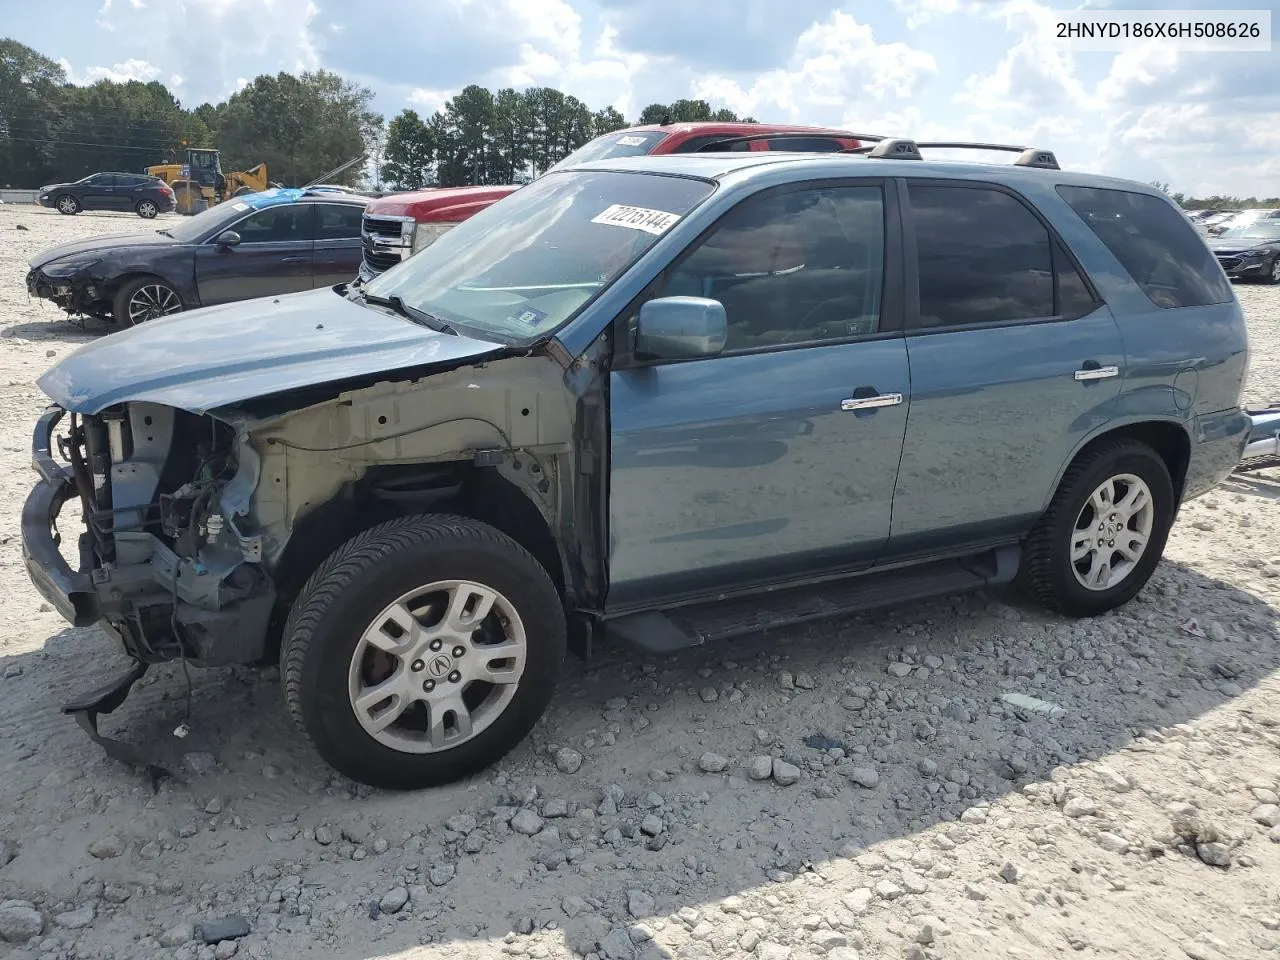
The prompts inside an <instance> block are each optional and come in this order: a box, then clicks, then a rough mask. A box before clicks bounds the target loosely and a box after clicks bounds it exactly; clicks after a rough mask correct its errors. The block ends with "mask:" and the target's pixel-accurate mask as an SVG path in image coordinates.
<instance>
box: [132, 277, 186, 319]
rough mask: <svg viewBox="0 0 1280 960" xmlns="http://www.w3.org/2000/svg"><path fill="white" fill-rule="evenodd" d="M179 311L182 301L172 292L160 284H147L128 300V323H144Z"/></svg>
mask: <svg viewBox="0 0 1280 960" xmlns="http://www.w3.org/2000/svg"><path fill="white" fill-rule="evenodd" d="M181 309H182V301H181V300H179V299H178V295H177V294H176V293H174V292H173V290H171V289H170V288H169V287H166V286H165V285H164V284H162V283H148V284H146V285H145V286H141V287H139V288H138V289H137V290H136V291H135V292H134V294H133V296H132V297H130V298H129V323H131V324H135V325H136V324H139V323H145V322H146V321H148V320H154V319H156V317H163V316H166V315H167V314H170V313H177V312H179V311H180V310H181Z"/></svg>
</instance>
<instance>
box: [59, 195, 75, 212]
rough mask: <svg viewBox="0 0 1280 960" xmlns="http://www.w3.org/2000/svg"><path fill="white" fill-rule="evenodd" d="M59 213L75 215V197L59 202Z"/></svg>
mask: <svg viewBox="0 0 1280 960" xmlns="http://www.w3.org/2000/svg"><path fill="white" fill-rule="evenodd" d="M58 211H59V212H60V213H75V212H76V201H75V198H74V197H63V198H62V199H61V200H59V201H58Z"/></svg>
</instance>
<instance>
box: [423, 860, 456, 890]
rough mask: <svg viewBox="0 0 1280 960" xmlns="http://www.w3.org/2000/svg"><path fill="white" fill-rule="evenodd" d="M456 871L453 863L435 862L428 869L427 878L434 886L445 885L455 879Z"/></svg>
mask: <svg viewBox="0 0 1280 960" xmlns="http://www.w3.org/2000/svg"><path fill="white" fill-rule="evenodd" d="M455 872H456V871H455V870H454V867H453V864H452V863H433V864H432V865H431V866H430V867H429V868H428V869H427V880H428V881H429V882H430V884H431V885H432V886H433V887H443V886H444V885H445V884H446V883H448V882H449V881H450V880H452V879H453V875H454V873H455Z"/></svg>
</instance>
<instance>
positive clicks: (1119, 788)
mask: <svg viewBox="0 0 1280 960" xmlns="http://www.w3.org/2000/svg"><path fill="white" fill-rule="evenodd" d="M1095 772H1096V773H1097V775H1098V779H1099V780H1101V781H1102V782H1103V783H1104V784H1106V785H1107V788H1108V789H1110V790H1114V791H1115V792H1116V793H1128V792H1129V791H1130V790H1132V789H1133V784H1131V783H1130V782H1129V778H1128V777H1126V776H1125V775H1124V774H1122V773H1120V772H1118V771H1116V770H1113V769H1111V768H1110V767H1099V768H1098V769H1097V770H1096V771H1095Z"/></svg>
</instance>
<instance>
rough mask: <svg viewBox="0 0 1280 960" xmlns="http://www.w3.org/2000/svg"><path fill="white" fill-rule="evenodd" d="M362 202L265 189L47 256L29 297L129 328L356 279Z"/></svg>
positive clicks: (40, 260)
mask: <svg viewBox="0 0 1280 960" xmlns="http://www.w3.org/2000/svg"><path fill="white" fill-rule="evenodd" d="M366 203H368V198H367V197H356V196H345V195H342V194H337V193H331V192H320V193H312V192H309V191H305V190H291V189H272V190H264V191H262V192H261V193H253V194H248V195H246V196H243V197H238V198H236V199H235V200H230V201H227V202H226V203H221V204H218V205H217V206H215V207H213V208H211V209H209V210H206V211H205V212H204V213H200V214H197V215H196V216H194V217H192V218H190V219H184V220H183V221H181V222H180V223H176V224H174V225H173V226H171V227H168V228H167V229H164V230H157V231H156V232H155V233H138V234H113V235H110V236H103V237H94V238H92V239H90V240H79V241H76V242H74V243H64V244H61V245H59V246H56V247H51V248H50V249H48V250H45V251H44V252H42V253H40V254H37V255H36V256H35V257H33V258H32V259H31V260H30V266H31V270H30V272H29V273H28V274H27V290H28V291H29V292H30V293H31V294H33V295H34V296H38V297H43V298H44V299H47V300H52V301H53V302H54V303H56V304H57V305H58V306H59V307H61V308H62V309H64V310H66V311H67V313H69V314H72V315H73V316H74V315H80V314H87V315H89V316H96V317H101V318H102V319H104V320H113V321H115V323H117V324H118V325H119V326H121V327H131V326H134V325H135V324H138V323H141V322H143V321H145V320H150V319H152V318H154V317H159V316H163V315H164V314H168V313H176V312H178V311H179V310H190V309H193V308H195V307H207V306H211V305H213V304H217V303H229V302H231V301H233V300H249V299H251V298H253V297H268V296H274V295H275V294H280V293H295V292H297V291H299V290H310V289H311V288H312V287H328V286H332V285H334V284H338V283H345V282H347V281H349V280H352V279H354V278H355V276H356V274H357V273H358V272H359V269H360V220H361V217H362V215H363V214H364V206H365V204H366Z"/></svg>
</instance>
